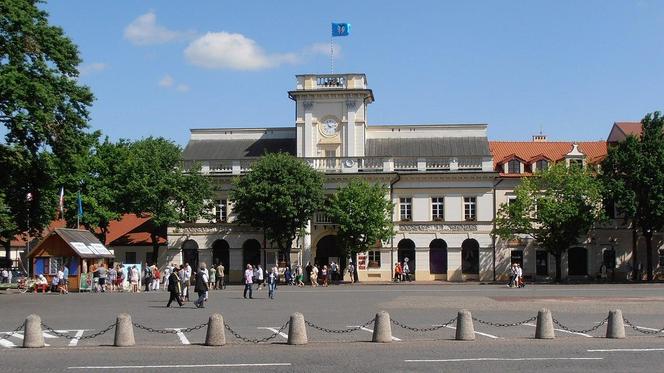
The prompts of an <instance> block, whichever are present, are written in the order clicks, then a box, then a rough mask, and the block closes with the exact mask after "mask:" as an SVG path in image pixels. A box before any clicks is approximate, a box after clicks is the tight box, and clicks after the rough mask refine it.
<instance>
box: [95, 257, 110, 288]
mask: <svg viewBox="0 0 664 373" xmlns="http://www.w3.org/2000/svg"><path fill="white" fill-rule="evenodd" d="M97 272H98V273H99V289H100V291H101V292H102V293H104V292H106V276H107V275H108V269H106V265H105V264H104V263H102V264H101V265H100V266H99V267H98V268H97Z"/></svg>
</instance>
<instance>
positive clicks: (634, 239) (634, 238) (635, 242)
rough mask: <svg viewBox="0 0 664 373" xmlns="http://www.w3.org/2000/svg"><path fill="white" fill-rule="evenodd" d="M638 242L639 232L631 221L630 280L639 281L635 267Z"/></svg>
mask: <svg viewBox="0 0 664 373" xmlns="http://www.w3.org/2000/svg"><path fill="white" fill-rule="evenodd" d="M638 243H639V233H638V232H637V230H636V222H632V280H634V281H641V278H640V277H641V276H639V271H638V269H637V265H638V257H639V252H638Z"/></svg>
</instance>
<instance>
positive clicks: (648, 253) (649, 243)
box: [643, 229, 652, 281]
mask: <svg viewBox="0 0 664 373" xmlns="http://www.w3.org/2000/svg"><path fill="white" fill-rule="evenodd" d="M643 235H644V236H645V238H646V265H647V266H648V281H652V230H650V229H648V230H646V231H645V232H643Z"/></svg>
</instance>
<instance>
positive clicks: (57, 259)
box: [48, 256, 64, 275]
mask: <svg viewBox="0 0 664 373" xmlns="http://www.w3.org/2000/svg"><path fill="white" fill-rule="evenodd" d="M63 263H64V258H63V257H61V256H52V257H50V258H49V264H48V268H49V270H48V274H49V275H57V274H58V271H59V270H61V269H62V267H63Z"/></svg>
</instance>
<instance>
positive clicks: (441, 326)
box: [390, 316, 457, 332]
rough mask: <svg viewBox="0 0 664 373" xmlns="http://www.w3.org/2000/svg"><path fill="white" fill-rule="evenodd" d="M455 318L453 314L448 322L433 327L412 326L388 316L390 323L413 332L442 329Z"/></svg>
mask: <svg viewBox="0 0 664 373" xmlns="http://www.w3.org/2000/svg"><path fill="white" fill-rule="evenodd" d="M456 320H457V317H456V316H455V317H454V318H452V319H451V320H450V321H448V322H446V323H445V324H442V325H437V326H434V327H431V328H414V327H412V326H408V325H405V324H402V323H400V322H398V321H397V320H395V319H393V318H391V317H390V321H391V322H392V324H394V325H396V326H399V327H402V328H404V329H408V330H412V331H414V332H432V331H435V330H440V329H442V328H444V327H446V326H449V325H451V324H453V323H454V322H455V321H456Z"/></svg>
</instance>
